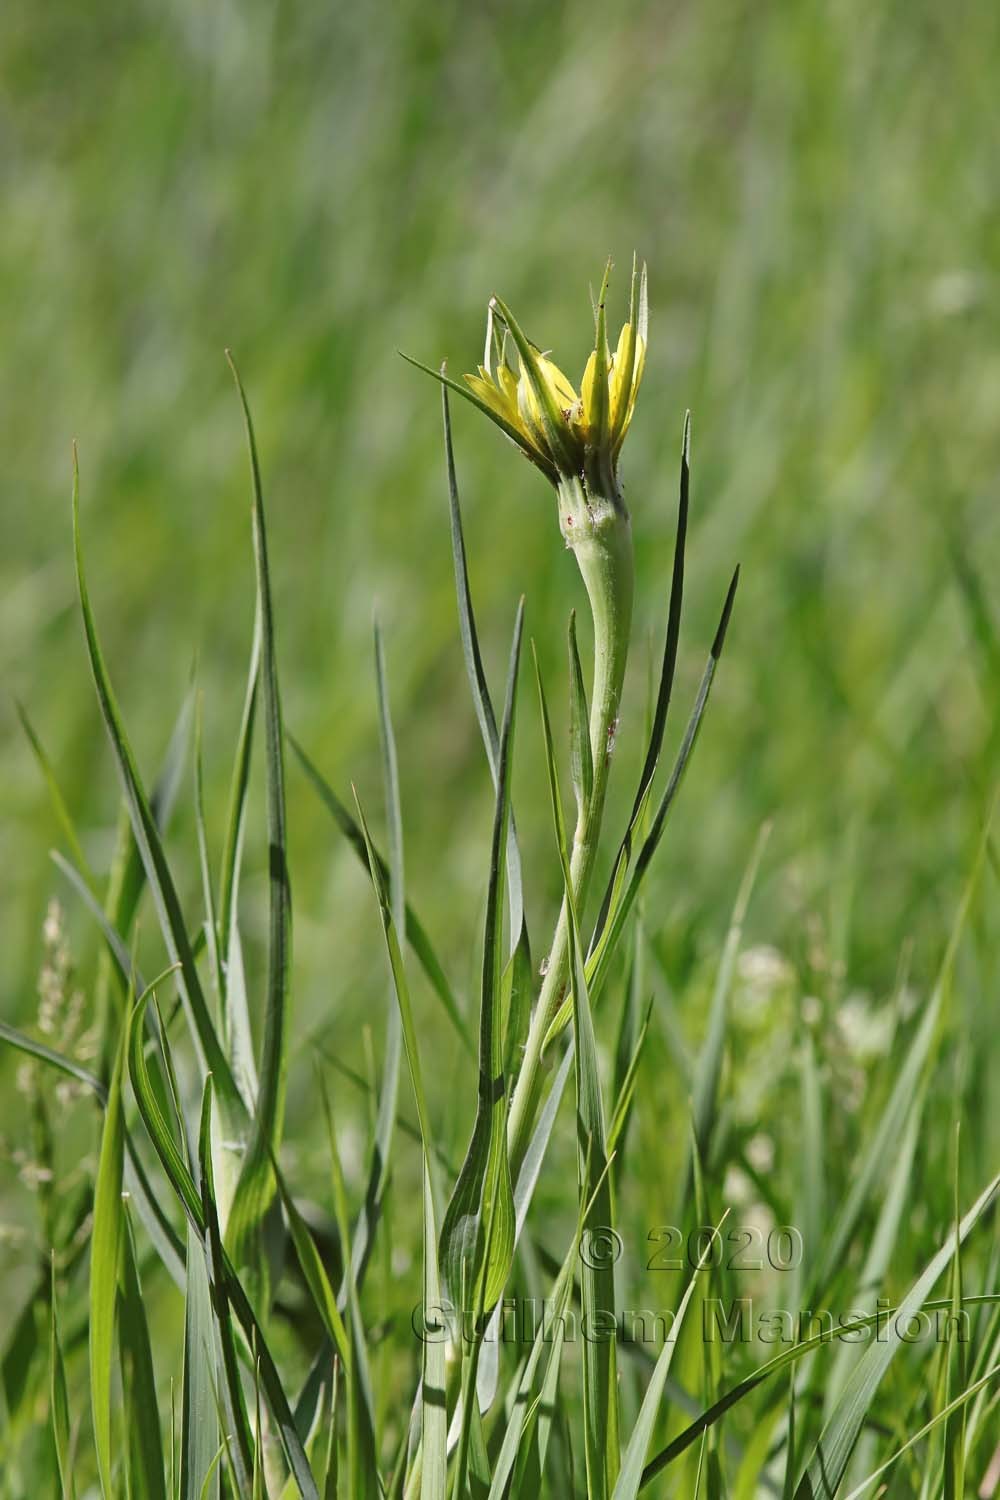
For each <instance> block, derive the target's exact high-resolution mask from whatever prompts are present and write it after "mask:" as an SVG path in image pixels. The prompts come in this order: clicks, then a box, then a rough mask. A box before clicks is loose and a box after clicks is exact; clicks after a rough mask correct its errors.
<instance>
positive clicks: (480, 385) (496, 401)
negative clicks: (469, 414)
mask: <svg viewBox="0 0 1000 1500" xmlns="http://www.w3.org/2000/svg"><path fill="white" fill-rule="evenodd" d="M480 371H481V372H482V373H480V374H479V375H466V376H465V377H464V378H465V383H466V385H467V386H468V387H469V389H470V391H472V392H474V394H475V395H477V396H478V397H479V399H480V400H481V401H485V402H486V405H487V406H488V407H489V408H490V409H491V410H492V411H495V412H496V413H497V414H498V415H499V416H501V417H503V418H504V420H505V421H507V422H512V423H513V424H514V425H515V426H517V422H518V412H517V406H516V404H512V403H511V402H510V400H509V399H508V398H507V396H506V395H505V393H504V392H503V391H499V390H497V388H496V386H495V385H494V384H493V381H492V380H491V379H490V377H489V376H488V375H487V374H486V373H485V372H483V370H482V366H480Z"/></svg>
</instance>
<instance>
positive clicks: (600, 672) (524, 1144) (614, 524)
mask: <svg viewBox="0 0 1000 1500" xmlns="http://www.w3.org/2000/svg"><path fill="white" fill-rule="evenodd" d="M558 494H559V522H560V526H561V528H562V533H563V536H564V537H565V538H566V541H567V544H568V545H569V546H570V547H571V548H572V549H573V551H574V553H575V554H576V560H577V563H578V565H579V568H580V573H581V575H582V577H583V581H584V584H585V586H586V589H587V594H588V597H589V600H590V608H591V613H592V616H593V622H594V679H593V688H592V693H591V708H590V744H591V754H592V757H593V765H594V780H593V790H592V792H591V796H590V799H589V801H588V802H587V803H586V804H585V805H584V806H582V807H581V808H580V809H579V813H578V816H577V822H576V828H575V830H574V834H573V847H572V850H571V851H570V879H571V881H572V886H573V896H574V902H575V905H576V910H577V912H578V914H580V915H581V916H582V913H583V906H584V903H585V901H586V899H587V891H588V887H589V884H590V877H591V873H592V871H593V865H594V856H595V854H596V852H597V844H598V839H599V836H600V830H601V822H602V819H603V816H604V799H605V794H606V792H607V786H608V774H609V772H610V769H611V760H612V755H613V751H614V747H615V738H616V735H617V733H618V716H619V712H620V707H621V695H622V684H623V682H624V680H625V666H626V662H627V660H628V647H629V634H630V630H631V624H632V588H633V562H632V527H631V523H630V521H629V518H628V512H627V511H626V510H625V506H624V504H623V503H622V501H621V499H620V497H618V496H617V495H616V496H614V497H613V498H612V499H605V498H603V497H602V496H598V495H595V494H594V493H593V491H591V490H589V489H588V488H587V486H586V485H585V484H584V482H583V481H582V480H572V481H567V480H564V481H563V482H562V483H561V484H560V486H559V491H558ZM568 977H569V913H568V909H567V905H566V902H565V900H564V901H563V904H562V909H561V911H560V913H559V921H558V923H557V925H556V930H555V935H554V937H553V940H552V946H551V948H550V950H549V956H548V965H547V967H546V971H545V977H544V980H543V982H542V988H541V993H540V994H539V997H538V1003H537V1005H536V1006H535V1010H534V1013H533V1015H532V1018H531V1025H530V1027H529V1030H528V1037H527V1041H526V1043H525V1049H524V1057H523V1059H522V1062H521V1068H520V1070H519V1072H518V1076H517V1083H516V1086H515V1089H514V1094H513V1097H512V1099H511V1106H510V1114H509V1117H508V1145H509V1152H510V1164H511V1170H512V1172H513V1173H514V1175H515V1178H516V1174H517V1172H518V1170H519V1168H520V1166H521V1163H522V1161H523V1159H524V1155H525V1152H526V1151H527V1148H528V1144H529V1142H530V1140H531V1133H532V1130H533V1129H534V1125H535V1121H536V1119H537V1115H538V1110H539V1107H540V1104H541V1098H542V1094H543V1092H544V1082H545V1076H546V1073H547V1071H548V1070H547V1068H546V1067H545V1066H544V1064H543V1059H542V1048H543V1045H544V1041H545V1035H546V1033H547V1031H548V1029H549V1027H550V1026H551V1024H552V1022H553V1020H554V1019H555V1016H556V1014H557V1012H558V1010H559V1007H560V1005H561V1004H562V1002H563V1000H564V999H565V996H566V988H567V980H568Z"/></svg>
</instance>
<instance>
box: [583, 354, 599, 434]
mask: <svg viewBox="0 0 1000 1500" xmlns="http://www.w3.org/2000/svg"><path fill="white" fill-rule="evenodd" d="M596 369H597V350H596V349H592V350H591V351H590V358H589V359H588V360H587V368H586V369H585V370H584V372H583V379H582V380H581V381H580V400H581V401H582V402H583V420H584V421H585V422H586V424H587V426H588V427H592V426H593V424H594V371H595V370H596Z"/></svg>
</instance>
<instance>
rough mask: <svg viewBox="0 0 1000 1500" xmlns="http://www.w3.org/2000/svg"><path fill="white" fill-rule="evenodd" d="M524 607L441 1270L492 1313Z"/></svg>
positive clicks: (499, 1254) (502, 1209)
mask: <svg viewBox="0 0 1000 1500" xmlns="http://www.w3.org/2000/svg"><path fill="white" fill-rule="evenodd" d="M523 619H524V605H523V601H522V603H521V604H519V605H518V611H517V619H516V621H515V625H514V640H513V644H512V647H511V654H510V666H509V669H508V675H507V693H506V702H505V705H504V714H503V727H502V729H501V732H500V759H499V774H498V777H497V796H496V807H495V811H494V819H493V838H492V845H491V851H490V880H489V891H488V894H487V904H486V929H485V934H484V938H483V988H482V1000H481V1005H480V1030H479V1097H478V1101H477V1109H476V1120H475V1125H474V1127H473V1132H472V1139H471V1141H470V1143H469V1149H468V1152H467V1154H466V1158H465V1162H464V1164H463V1166H462V1170H461V1172H460V1173H459V1177H458V1181H457V1183H456V1184H455V1189H454V1192H453V1193H452V1197H451V1201H450V1202H449V1204H448V1208H447V1210H446V1212H445V1217H444V1225H443V1227H442V1230H441V1269H442V1272H443V1275H444V1280H445V1284H446V1286H447V1288H448V1290H449V1294H450V1296H451V1297H452V1299H453V1300H454V1301H455V1302H456V1303H457V1304H458V1305H459V1306H468V1305H469V1304H468V1302H466V1301H465V1300H464V1299H465V1296H466V1295H468V1296H469V1297H470V1298H473V1299H474V1300H475V1301H478V1300H479V1297H478V1294H479V1288H480V1285H482V1287H483V1289H484V1290H483V1302H484V1306H485V1309H486V1311H487V1312H489V1311H491V1310H492V1308H493V1306H494V1304H495V1303H496V1301H497V1299H498V1298H499V1296H500V1293H501V1292H502V1290H503V1286H504V1283H505V1282H506V1280H507V1275H508V1273H509V1271H510V1264H511V1259H512V1257H513V1253H514V1198H513V1189H512V1186H511V1179H510V1163H509V1161H508V1158H507V1089H506V1083H505V1079H504V1073H503V1036H502V1026H501V1016H500V1009H501V981H502V973H503V955H502V947H501V945H502V939H503V903H504V872H505V858H504V851H505V848H506V842H507V828H508V820H509V816H510V772H511V760H512V753H513V745H514V722H515V710H516V703H517V672H518V666H519V662H520V652H521V630H522V625H523ZM494 1218H495V1226H494V1231H493V1236H492V1246H493V1248H492V1253H491V1255H490V1256H488V1257H486V1256H484V1253H483V1236H484V1231H485V1227H486V1223H487V1222H489V1221H490V1220H493V1219H494Z"/></svg>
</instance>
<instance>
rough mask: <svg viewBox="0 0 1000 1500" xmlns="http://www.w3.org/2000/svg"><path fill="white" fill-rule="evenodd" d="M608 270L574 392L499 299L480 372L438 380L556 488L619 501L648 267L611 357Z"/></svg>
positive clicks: (635, 274)
mask: <svg viewBox="0 0 1000 1500" xmlns="http://www.w3.org/2000/svg"><path fill="white" fill-rule="evenodd" d="M610 271H611V263H610V261H609V262H608V266H607V269H606V271H605V273H604V280H603V282H602V284H601V293H600V297H599V299H598V305H597V336H596V340H595V345H594V349H593V351H592V353H591V355H590V358H589V359H588V361H587V366H586V369H585V370H584V372H583V379H582V381H581V382H580V390H579V393H578V392H577V391H576V389H575V388H574V386H573V385H572V383H571V382H570V381H569V380H568V379H567V377H566V376H565V375H564V374H563V372H562V370H561V369H560V368H559V366H558V365H557V364H556V363H555V362H554V361H553V360H552V359H551V358H550V357H549V355H548V354H547V353H544V352H543V351H542V350H541V349H539V348H538V347H537V346H536V345H535V344H533V343H531V341H530V340H529V339H528V338H527V336H526V335H525V333H524V332H523V330H522V328H521V326H520V324H519V323H518V322H517V320H516V318H515V317H514V315H513V313H512V312H511V311H510V309H509V308H508V307H507V305H506V303H504V302H502V301H501V300H500V298H499V297H494V298H493V299H492V300H491V302H490V305H489V314H488V319H487V327H486V353H485V356H484V363H483V364H481V365H480V366H479V371H478V374H475V375H466V376H465V377H464V378H465V384H464V385H460V384H459V383H458V382H457V381H453V380H450V379H449V378H448V377H447V376H446V375H444V374H443V373H442V374H440V375H439V376H438V378H439V379H440V380H442V381H443V382H444V384H445V385H447V386H448V387H449V388H450V389H451V390H453V391H456V392H457V393H458V394H459V395H462V396H465V397H466V398H467V399H469V400H470V401H472V403H473V404H474V405H475V406H478V407H479V409H480V410H481V411H483V412H485V414H486V415H487V416H488V417H489V418H490V419H491V420H492V421H493V422H495V423H496V425H497V426H498V427H499V428H500V429H501V431H502V432H504V433H505V434H506V435H507V437H509V438H510V439H511V441H512V442H513V443H515V444H516V445H517V447H518V448H520V449H521V452H522V453H524V454H525V455H526V456H527V457H528V458H530V459H531V461H532V463H534V464H536V465H537V466H538V468H539V469H541V471H542V473H543V474H545V476H546V478H548V479H549V480H550V481H551V482H552V483H553V484H554V485H556V486H558V485H559V484H560V482H561V481H563V480H566V479H571V480H581V481H583V483H584V484H585V485H586V486H587V487H588V488H589V489H590V490H591V491H592V492H594V493H595V494H599V495H603V496H605V497H606V498H608V499H611V500H617V499H618V456H619V454H620V452H621V447H622V443H623V442H624V440H625V434H626V433H627V432H628V428H629V423H630V422H631V420H632V413H633V411H634V410H635V398H636V394H637V392H638V390H639V382H640V381H641V380H642V371H643V366H644V364H645V360H646V326H647V302H646V269H645V267H643V268H642V271H641V272H640V271H639V269H638V267H637V266H636V265H635V264H633V268H632V292H631V297H630V306H629V318H628V322H627V323H626V324H625V326H624V327H623V328H622V331H621V333H620V334H619V337H618V344H617V346H616V348H615V351H614V353H612V352H611V350H610V348H609V346H608V342H607V331H606V320H605V299H606V296H607V290H608V278H609V275H610ZM508 336H509V342H510V343H512V344H513V345H514V349H515V351H516V354H517V370H516V371H515V370H514V368H512V366H511V364H510V363H509V360H508V356H507V345H508ZM413 363H416V361H413ZM421 368H422V369H427V366H421ZM429 373H431V374H434V373H436V372H434V371H430V372H429Z"/></svg>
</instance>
